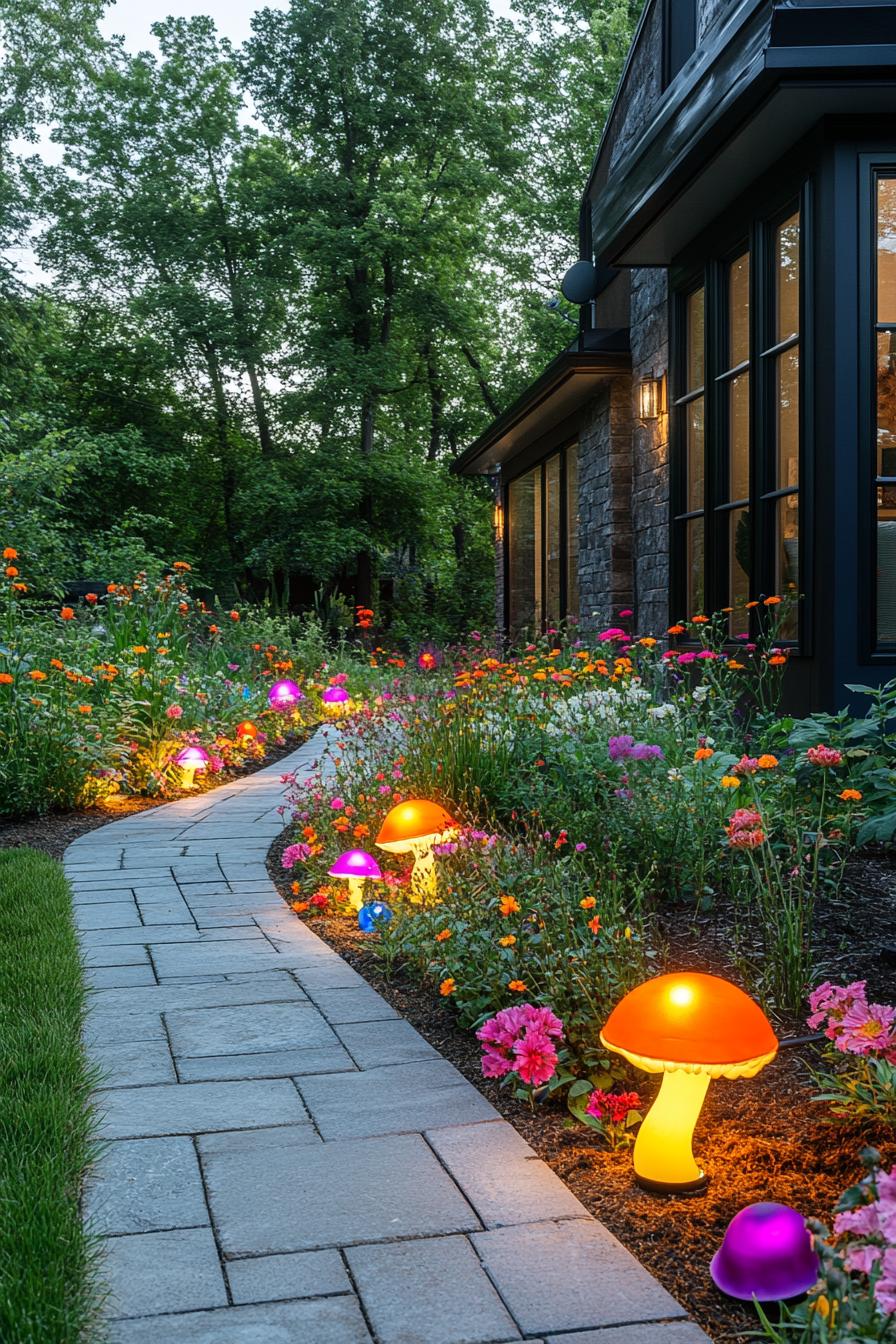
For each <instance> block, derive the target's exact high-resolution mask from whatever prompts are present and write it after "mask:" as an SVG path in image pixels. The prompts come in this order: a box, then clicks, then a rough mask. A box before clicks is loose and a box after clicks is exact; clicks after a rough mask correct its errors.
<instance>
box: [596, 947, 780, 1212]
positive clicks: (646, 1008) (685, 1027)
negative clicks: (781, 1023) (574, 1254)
mask: <svg viewBox="0 0 896 1344" xmlns="http://www.w3.org/2000/svg"><path fill="white" fill-rule="evenodd" d="M600 1039H601V1041H602V1043H603V1044H604V1045H605V1046H606V1048H607V1049H608V1050H612V1051H614V1052H615V1053H616V1054H618V1055H622V1056H623V1057H624V1058H625V1059H627V1060H628V1061H629V1063H630V1064H634V1065H635V1067H636V1068H638V1069H644V1070H645V1071H646V1072H647V1073H661V1074H662V1075H663V1081H662V1083H661V1084H660V1090H659V1093H658V1094H657V1098H656V1101H655V1102H654V1103H653V1105H652V1106H651V1108H650V1110H649V1111H648V1112H647V1115H646V1116H645V1117H644V1120H643V1121H642V1123H641V1127H640V1129H639V1130H638V1137H637V1139H636V1140H635V1148H634V1153H633V1160H634V1167H635V1177H636V1179H637V1181H638V1183H639V1185H642V1186H644V1187H645V1188H646V1189H648V1190H657V1191H661V1192H675V1191H689V1190H701V1189H702V1188H703V1187H704V1186H705V1185H706V1177H705V1175H704V1174H703V1172H702V1171H701V1169H700V1168H699V1167H698V1166H697V1163H696V1162H695V1161H694V1154H693V1151H692V1149H691V1141H692V1138H693V1133H694V1126H695V1125H696V1123H697V1120H698V1119H699V1116H700V1111H701V1108H702V1106H703V1099H704V1097H705V1096H706V1089H707V1088H708V1087H709V1083H710V1080H711V1079H712V1078H753V1077H754V1076H755V1075H756V1074H757V1073H758V1072H759V1070H760V1069H762V1068H764V1067H765V1065H766V1064H768V1063H769V1062H770V1061H771V1060H773V1059H774V1057H775V1055H776V1054H777V1052H778V1040H777V1037H776V1036H775V1033H774V1032H773V1031H772V1028H771V1023H770V1022H769V1021H768V1018H767V1017H766V1016H765V1013H764V1012H763V1011H762V1009H761V1008H760V1007H759V1005H758V1004H757V1003H754V1002H753V1000H752V999H751V998H749V997H748V996H747V995H746V994H745V993H744V992H743V990H741V989H738V988H737V986H736V985H732V984H730V983H729V982H728V981H727V980H721V979H719V978H718V976H715V975H702V974H699V973H697V972H690V971H688V972H681V973H678V974H673V975H658V976H657V977H656V978H655V979H653V980H647V981H645V983H644V984H643V985H638V987H637V988H636V989H633V990H632V991H631V993H629V994H626V996H625V998H624V999H622V1000H621V1001H620V1002H619V1003H618V1004H617V1005H616V1007H615V1008H614V1009H613V1011H612V1013H611V1014H610V1017H609V1019H608V1021H607V1024H606V1026H605V1027H604V1029H603V1031H602V1032H601V1033H600Z"/></svg>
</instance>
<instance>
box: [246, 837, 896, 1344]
mask: <svg viewBox="0 0 896 1344" xmlns="http://www.w3.org/2000/svg"><path fill="white" fill-rule="evenodd" d="M286 843H288V837H285V838H284V839H283V840H278V842H277V844H276V845H275V847H274V849H273V850H272V851H271V856H270V859H269V871H270V873H271V877H272V879H273V881H274V882H275V884H276V885H277V886H278V888H279V890H280V892H281V894H282V895H283V897H284V899H286V900H289V899H290V892H289V884H288V881H287V879H286V877H285V875H284V872H283V869H282V868H280V867H279V854H280V851H281V849H282V848H283V846H284V845H285V844H286ZM849 877H850V889H849V891H848V892H846V893H845V894H844V895H843V896H842V897H841V898H840V900H839V902H838V903H837V906H836V907H834V906H833V905H829V907H828V908H825V909H824V910H823V911H822V910H819V916H820V918H821V916H823V917H824V918H823V921H822V922H823V924H824V926H825V930H826V932H825V937H824V939H823V945H822V954H823V960H824V961H825V970H826V973H827V972H830V973H831V974H832V975H834V976H836V977H838V978H841V979H845V978H849V979H854V978H862V979H864V978H866V975H867V978H868V980H869V986H868V988H869V993H880V994H881V995H882V996H885V995H886V994H889V998H890V1000H892V998H893V997H894V995H896V983H894V980H896V976H894V971H893V967H892V965H891V964H890V963H888V961H887V959H886V957H885V956H881V955H880V949H879V940H880V933H881V931H882V930H886V929H894V928H896V864H894V861H893V859H891V858H889V857H887V856H881V857H875V858H873V859H871V860H865V859H863V860H861V861H857V862H856V863H854V864H853V865H852V867H851V870H850V875H849ZM723 915H724V911H722V912H721V913H720V914H719V913H717V914H714V915H713V914H711V915H709V916H707V917H705V919H704V920H703V924H702V927H703V932H704V934H705V939H704V938H701V940H700V945H701V948H702V950H703V952H705V953H706V957H705V958H702V959H701V960H702V965H703V968H704V969H708V970H712V969H714V968H717V967H718V966H719V962H720V952H721V956H722V959H723V960H724V961H727V956H726V955H725V952H726V949H725V946H724V943H723V936H722V927H721V926H722V923H723ZM665 922H666V925H667V927H666V930H665V934H666V937H667V939H668V948H667V956H668V957H669V961H668V962H667V964H669V965H675V964H676V961H675V956H676V954H675V944H676V943H679V944H680V946H681V948H685V947H689V948H693V945H694V940H693V937H692V935H691V933H690V930H691V927H692V919H691V913H690V911H684V912H682V911H681V910H679V911H678V920H677V926H678V935H677V937H675V936H670V935H672V934H673V933H674V930H675V914H674V912H670V914H669V915H668V916H667V918H666V921H665ZM308 923H309V925H310V927H311V928H313V929H314V931H315V933H317V934H319V935H320V937H321V938H323V939H324V941H325V942H327V943H329V945H330V946H331V947H333V948H334V949H335V951H337V952H338V953H339V954H340V955H341V956H342V957H344V958H345V960H346V961H347V962H348V963H349V964H350V965H351V966H353V967H354V968H355V969H356V970H357V971H358V972H359V973H360V974H361V975H363V976H364V977H365V979H367V980H368V981H369V982H370V984H371V985H373V986H374V988H375V989H376V990H378V991H379V993H380V994H382V995H383V997H384V998H385V999H386V1000H387V1001H388V1002H389V1003H390V1004H392V1006H393V1007H394V1008H395V1009H396V1010H397V1011H398V1012H399V1013H401V1014H402V1016H403V1017H405V1018H407V1020H408V1021H409V1022H411V1023H412V1024H413V1025H414V1027H416V1029H417V1030H418V1031H419V1032H420V1034H421V1035H422V1036H424V1037H425V1038H426V1039H427V1040H428V1041H429V1042H430V1043H431V1044H432V1045H433V1046H435V1048H436V1049H437V1050H438V1051H439V1053H440V1054H442V1055H444V1057H445V1058H446V1059H449V1060H451V1062H452V1063H453V1064H454V1065H455V1067H456V1068H458V1069H459V1070H460V1072H461V1073H463V1074H464V1075H465V1076H466V1077H467V1078H468V1079H469V1080H470V1082H472V1083H473V1084H474V1085H475V1086H476V1087H478V1088H479V1090H480V1092H482V1093H483V1094H484V1095H485V1096H486V1097H488V1099H489V1101H491V1103H492V1104H493V1105H494V1106H495V1108H496V1109H497V1110H498V1111H500V1112H501V1114H502V1115H503V1116H504V1117H505V1118H506V1119H507V1120H508V1121H509V1122H510V1123H511V1124H512V1125H513V1126H514V1128H515V1129H517V1130H518V1131H519V1132H520V1133H521V1134H522V1135H523V1136H524V1137H525V1138H526V1140H527V1141H528V1142H529V1143H530V1144H531V1146H532V1147H533V1148H534V1149H535V1151H536V1152H537V1153H538V1155H539V1157H541V1158H543V1160H544V1161H545V1162H547V1163H548V1165H549V1166H550V1167H552V1169H553V1170H554V1171H555V1172H556V1173H557V1174H558V1175H559V1176H560V1177H561V1178H562V1179H563V1180H564V1181H565V1182H566V1184H567V1185H568V1186H569V1188H570V1189H571V1190H572V1191H573V1192H574V1194H575V1195H576V1196H577V1197H578V1198H579V1199H580V1200H581V1202H582V1203H583V1204H584V1205H585V1207H586V1208H587V1209H589V1210H590V1211H591V1212H592V1213H593V1214H594V1215H595V1216H596V1217H597V1218H599V1219H600V1220H601V1222H602V1223H604V1224H605V1226H606V1227H608V1228H609V1229H610V1231H611V1232H613V1233H614V1234H615V1235H616V1236H617V1237H618V1238H619V1240H620V1241H621V1242H622V1243H623V1244H624V1245H625V1246H626V1247H628V1249H629V1250H630V1251H631V1252H632V1253H633V1254H634V1255H636V1256H637V1257H638V1259H639V1260H640V1261H641V1262H642V1263H643V1264H644V1265H645V1266H646V1267H647V1268H648V1269H649V1270H650V1272H651V1273H652V1274H654V1275H655V1276H656V1277H657V1278H658V1279H659V1281H660V1282H661V1283H662V1284H663V1285H664V1286H665V1287H666V1288H667V1289H668V1290H669V1292H670V1293H672V1294H673V1296H674V1297H676V1298H677V1299H678V1301H679V1302H681V1303H682V1304H683V1305H684V1306H685V1307H686V1308H687V1310H688V1311H689V1312H690V1313H691V1315H692V1316H693V1317H694V1319H695V1320H696V1321H698V1322H699V1324H700V1325H701V1326H702V1327H703V1329H704V1330H706V1332H707V1333H708V1334H709V1335H710V1337H711V1338H712V1339H714V1340H716V1341H722V1340H725V1341H744V1340H746V1339H747V1338H749V1337H750V1332H751V1331H754V1330H755V1329H756V1328H757V1318H756V1314H755V1311H754V1310H753V1308H752V1306H750V1305H747V1304H744V1303H739V1302H735V1301H733V1300H732V1299H730V1298H727V1297H725V1296H724V1295H723V1294H722V1293H720V1292H719V1291H718V1290H717V1289H716V1287H715V1285H714V1284H713V1282H712V1279H711V1278H710V1275H709V1262H710V1260H711V1259H712V1256H713V1255H714V1254H715V1252H716V1250H717V1249H718V1246H719V1244H720V1242H721V1240H722V1237H723V1235H724V1232H725V1228H726V1227H727V1225H728V1222H729V1221H730V1219H731V1218H732V1217H733V1216H734V1214H735V1213H737V1211H738V1210H739V1209H741V1208H743V1207H744V1206H745V1205H747V1204H752V1203H755V1202H757V1201H761V1200H777V1201H779V1202H781V1203H785V1204H792V1205H793V1206H794V1207H795V1208H797V1209H798V1210H799V1211H800V1212H801V1213H803V1214H804V1215H805V1216H807V1217H809V1216H812V1217H816V1218H820V1219H822V1221H826V1222H828V1223H829V1222H830V1217H831V1210H832V1208H833V1205H834V1204H835V1202H836V1201H837V1199H838V1197H839V1196H840V1194H841V1193H842V1192H843V1190H844V1189H846V1187H847V1186H849V1185H852V1184H853V1183H854V1182H855V1181H856V1180H857V1179H858V1178H859V1177H860V1176H861V1175H862V1168H861V1164H860V1162H859V1160H858V1153H859V1150H860V1149H861V1148H863V1147H865V1146H867V1145H869V1144H871V1145H873V1146H874V1147H876V1148H878V1149H879V1150H880V1152H881V1156H882V1159H883V1161H884V1164H885V1165H886V1166H888V1167H889V1166H892V1165H893V1163H894V1162H896V1129H890V1130H887V1129H885V1128H884V1127H882V1126H877V1127H875V1126H874V1125H867V1124H866V1125H863V1124H860V1123H855V1122H851V1123H848V1124H834V1123H832V1122H831V1121H830V1119H829V1111H828V1109H827V1107H826V1106H825V1105H824V1104H823V1103H818V1102H813V1100H812V1097H813V1093H814V1091H815V1088H814V1087H813V1084H812V1080H811V1078H810V1076H809V1072H808V1064H809V1062H811V1061H812V1060H813V1057H814V1056H813V1050H812V1047H811V1046H808V1047H807V1046H797V1047H790V1048H786V1049H782V1051H781V1053H780V1054H779V1055H778V1057H777V1058H776V1059H775V1060H774V1061H773V1062H772V1063H771V1064H770V1065H768V1067H767V1068H765V1069H764V1070H763V1071H762V1073H760V1074H759V1075H758V1076H757V1077H756V1078H754V1079H752V1080H749V1081H743V1082H729V1081H727V1080H725V1079H719V1080H717V1081H714V1082H713V1083H712V1084H711V1086H710V1089H709V1093H708V1095H707V1100H706V1104H705V1106H704V1108H703V1113H702V1115H701V1118H700V1121H699V1124H698V1126H697V1130H696V1133H695V1137H694V1151H695V1153H696V1154H697V1156H698V1160H699V1162H700V1164H701V1166H702V1167H703V1168H704V1170H705V1171H706V1173H707V1175H708V1176H709V1178H710V1182H709V1186H708V1189H707V1190H706V1191H705V1192H704V1193H702V1194H700V1195H697V1196H693V1195H692V1196H687V1197H678V1198H674V1197H669V1196H657V1195H652V1194H648V1193H647V1192H645V1191H643V1190H641V1189H640V1188H639V1187H638V1186H637V1185H636V1184H635V1182H634V1180H633V1178H632V1165H631V1154H630V1152H618V1153H612V1152H609V1151H608V1150H607V1148H606V1147H605V1146H604V1145H603V1144H602V1143H601V1142H600V1140H599V1139H598V1138H597V1136H596V1135H595V1134H593V1133H592V1132H591V1131H590V1130H587V1129H585V1128H584V1127H583V1126H581V1125H578V1124H575V1123H571V1120H570V1117H569V1116H568V1115H567V1113H566V1111H565V1110H564V1109H563V1108H562V1106H561V1104H560V1103H557V1102H548V1103H547V1104H544V1105H539V1106H536V1108H535V1110H534V1111H531V1110H530V1109H529V1108H528V1106H527V1105H526V1104H525V1103H521V1102H518V1101H515V1100H514V1099H513V1097H511V1096H510V1095H509V1093H508V1091H507V1090H506V1089H505V1088H502V1087H501V1086H500V1084H499V1083H497V1082H493V1081H489V1080H487V1079H484V1078H483V1077H482V1073H481V1070H480V1064H479V1061H480V1058H481V1051H480V1048H479V1044H478V1042H477V1041H476V1039H475V1037H474V1035H473V1034H472V1032H468V1031H463V1030H461V1028H460V1027H459V1026H458V1024H457V1018H456V1015H455V1013H454V1011H453V1010H452V1008H451V1006H450V1003H449V1002H448V1001H446V1000H444V999H440V998H439V997H438V996H437V995H436V994H435V992H434V990H433V987H432V986H429V985H425V984H421V983H420V982H419V981H415V980H412V979H410V978H408V977H406V976H404V975H402V974H401V972H399V973H397V974H396V975H395V977H394V978H393V979H392V980H391V981H387V980H386V979H385V977H384V975H383V973H382V969H381V964H380V962H379V960H378V959H377V957H376V955H375V952H374V950H373V947H372V940H371V938H370V936H369V935H364V934H362V933H360V932H359V931H358V929H357V927H356V925H355V922H354V920H352V919H347V918H345V917H342V916H330V915H323V916H319V915H318V916H311V917H310V918H308ZM828 960H830V962H831V965H830V966H828V965H827V964H826V963H827V961H828ZM687 964H689V965H695V964H696V962H695V958H694V955H693V952H692V951H691V952H690V954H689V955H688V957H687ZM792 1028H793V1030H794V1031H797V1030H802V1031H806V1030H807V1029H806V1028H805V1025H804V1024H800V1023H798V1022H794V1023H793V1024H792ZM636 1085H637V1086H638V1087H639V1089H640V1090H641V1093H642V1096H644V1097H645V1100H646V1101H648V1102H649V1099H650V1098H652V1096H653V1094H654V1090H655V1087H656V1084H655V1082H653V1081H652V1080H649V1079H646V1078H645V1077H644V1076H643V1075H639V1077H638V1080H637V1084H636Z"/></svg>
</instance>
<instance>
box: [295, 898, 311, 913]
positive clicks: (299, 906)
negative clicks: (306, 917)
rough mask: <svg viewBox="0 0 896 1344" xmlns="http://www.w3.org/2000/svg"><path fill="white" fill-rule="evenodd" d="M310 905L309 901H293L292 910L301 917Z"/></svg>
mask: <svg viewBox="0 0 896 1344" xmlns="http://www.w3.org/2000/svg"><path fill="white" fill-rule="evenodd" d="M310 904H311V902H310V901H293V903H292V908H293V910H295V912H296V914H297V915H301V914H304V912H305V911H306V910H307V909H308V907H309V905H310Z"/></svg>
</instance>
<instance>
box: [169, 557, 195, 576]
mask: <svg viewBox="0 0 896 1344" xmlns="http://www.w3.org/2000/svg"><path fill="white" fill-rule="evenodd" d="M172 569H176V570H178V571H179V572H180V573H181V574H188V573H189V572H190V570H191V569H192V565H188V564H187V562H186V560H175V562H174V564H173V565H172Z"/></svg>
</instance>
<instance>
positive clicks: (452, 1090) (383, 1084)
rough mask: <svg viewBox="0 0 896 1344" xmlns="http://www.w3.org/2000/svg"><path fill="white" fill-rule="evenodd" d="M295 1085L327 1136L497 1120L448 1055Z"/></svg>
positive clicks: (344, 1135) (356, 1136)
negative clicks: (446, 1057) (444, 1057)
mask: <svg viewBox="0 0 896 1344" xmlns="http://www.w3.org/2000/svg"><path fill="white" fill-rule="evenodd" d="M298 1086H299V1091H300V1092H301V1094H302V1097H303V1098H304V1101H305V1104H306V1106H307V1107H308V1109H309V1111H310V1112H311V1115H312V1117H313V1119H314V1123H315V1124H316V1125H317V1127H318V1129H319V1130H320V1132H321V1134H322V1136H323V1138H324V1139H327V1140H329V1139H350V1138H361V1137H364V1136H367V1135H371V1134H400V1133H406V1132H408V1131H420V1130H425V1129H430V1128H435V1127H436V1126H440V1125H459V1124H470V1123H473V1122H475V1121H479V1120H496V1119H498V1118H499V1117H498V1112H497V1111H496V1110H495V1108H494V1107H493V1106H492V1104H491V1103H490V1102H488V1101H486V1099H485V1097H484V1096H483V1095H482V1093H481V1092H479V1091H478V1090H477V1089H476V1088H475V1087H473V1085H472V1083H468V1082H467V1080H466V1078H464V1076H463V1075H462V1074H461V1073H458V1071H457V1069H455V1068H454V1066H453V1065H452V1064H449V1063H448V1061H447V1059H433V1060H428V1059H427V1060H421V1061H420V1062H419V1063H414V1064H396V1065H394V1066H392V1067H390V1068H384V1069H367V1070H365V1071H364V1072H361V1073H351V1074H338V1075H334V1076H333V1077H332V1078H320V1077H318V1078H303V1079H302V1080H301V1081H300V1083H299V1085H298Z"/></svg>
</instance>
